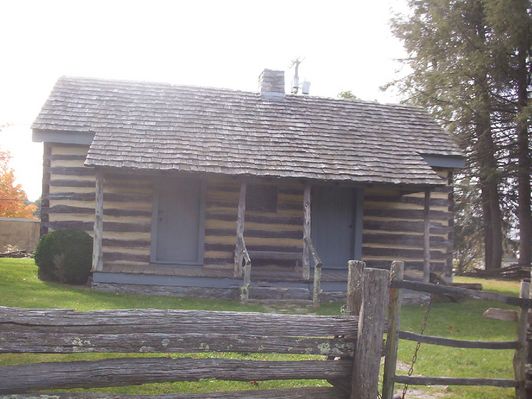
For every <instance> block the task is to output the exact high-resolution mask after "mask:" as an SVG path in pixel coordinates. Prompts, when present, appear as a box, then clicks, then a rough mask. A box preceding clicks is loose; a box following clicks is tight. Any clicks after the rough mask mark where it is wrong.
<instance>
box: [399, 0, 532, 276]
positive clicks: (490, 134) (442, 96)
mask: <svg viewBox="0 0 532 399" xmlns="http://www.w3.org/2000/svg"><path fill="white" fill-rule="evenodd" d="M525 1H526V0H511V2H512V3H515V4H514V5H519V6H520V8H519V10H520V11H519V13H520V14H519V16H520V17H519V18H517V19H516V18H515V15H514V14H515V12H513V11H508V10H506V11H505V13H502V14H501V12H500V11H501V10H502V9H510V8H512V7H511V6H510V5H509V4H508V1H501V0H421V1H418V0H411V1H410V2H409V4H410V8H411V14H410V15H408V16H403V17H397V18H395V19H394V20H393V21H392V29H393V31H394V34H395V36H397V37H398V38H400V39H401V40H402V41H403V43H404V45H405V48H406V50H407V52H408V54H409V57H408V58H407V59H406V60H404V62H405V63H406V64H407V65H408V66H409V67H410V68H411V71H412V72H411V74H410V75H408V76H406V77H405V78H404V79H401V80H398V81H396V82H392V84H393V85H395V86H396V87H398V88H399V89H400V90H401V92H402V93H403V94H404V95H405V96H406V101H407V102H410V103H414V104H417V105H420V106H423V107H425V108H426V109H428V110H429V111H430V112H431V113H432V114H433V115H434V116H435V117H436V119H437V120H438V121H440V122H441V123H442V124H443V125H444V126H445V127H447V128H448V129H449V130H450V131H451V132H452V133H454V134H455V136H456V138H457V139H458V143H459V144H460V146H461V147H462V149H463V150H464V152H465V154H466V157H467V161H466V163H467V167H466V169H465V170H464V171H463V173H462V174H461V175H460V174H459V175H458V177H457V178H458V181H459V182H460V181H467V182H468V183H469V190H472V191H478V192H479V193H480V196H476V195H470V194H468V193H467V190H468V188H467V187H466V188H465V189H463V190H461V192H462V194H463V195H462V197H461V198H460V194H459V196H458V198H457V202H459V201H460V200H466V199H471V198H473V199H476V200H477V201H478V203H473V204H472V205H473V206H475V207H477V209H478V210H479V212H480V213H479V214H480V216H481V220H482V223H480V224H479V223H475V224H474V225H473V226H476V227H475V228H476V229H479V230H480V231H481V233H482V236H483V247H484V263H485V267H486V269H495V268H498V267H500V266H501V259H502V249H503V241H504V235H503V233H504V232H506V231H507V230H508V229H509V228H510V227H512V226H509V225H508V223H505V222H504V220H503V212H510V213H512V212H515V209H517V208H519V212H518V213H519V219H520V224H521V225H522V226H525V225H527V226H530V224H529V223H527V222H526V218H527V216H528V217H530V206H529V205H528V207H527V205H526V203H525V202H526V199H525V198H529V197H530V195H528V196H527V195H526V193H524V194H521V193H520V195H519V198H520V199H519V206H518V207H514V206H513V204H512V201H511V200H510V199H509V198H510V195H511V194H512V192H513V191H515V190H512V188H511V185H512V184H514V183H515V180H516V178H517V175H516V174H515V173H514V172H513V170H512V163H513V162H512V159H511V157H512V156H513V155H514V153H513V151H512V148H513V146H514V143H515V138H516V135H515V132H516V131H517V130H519V126H521V132H522V134H521V136H524V134H523V132H524V129H523V126H524V125H526V123H521V124H519V123H518V122H517V121H518V120H523V119H522V117H521V119H518V118H517V119H516V117H515V116H516V114H518V113H519V114H521V115H522V112H519V111H517V110H518V109H519V108H520V107H519V106H517V105H516V104H517V103H518V101H516V100H515V95H514V93H515V92H516V88H515V87H516V86H515V84H516V82H517V81H518V80H519V79H516V78H512V76H514V75H516V74H517V75H519V73H521V75H519V76H521V81H522V76H523V75H522V74H523V69H522V65H523V62H522V56H521V55H520V54H522V51H521V50H519V49H520V48H521V49H523V48H524V44H523V43H524V39H523V37H524V36H523V32H529V26H528V24H529V21H530V18H529V15H528V14H527V10H526V6H525V5H524V4H525ZM523 10H524V11H523ZM517 25H519V27H517ZM509 26H512V29H513V30H515V31H516V32H519V34H515V35H512V34H510V33H509ZM527 26H528V27H527ZM512 37H515V38H514V39H511V38H512ZM527 37H528V36H527ZM517 38H519V39H517ZM519 46H521V47H519ZM527 48H528V47H527ZM519 57H521V58H519ZM519 65H520V66H521V67H519ZM514 66H517V67H514ZM517 71H519V72H517ZM521 102H522V104H521V109H522V108H523V105H524V103H523V101H521ZM512 113H513V116H510V114H512ZM526 136H527V135H526ZM522 141H524V140H522ZM524 146H525V144H521V147H524ZM527 146H528V144H527ZM523 152H526V153H527V154H526V159H525V155H523ZM521 156H522V157H523V162H521V163H522V164H523V166H520V169H519V170H520V171H521V172H520V175H519V176H521V177H520V178H521V180H522V181H523V183H522V184H521V185H520V187H521V186H523V190H525V188H524V187H525V186H526V185H527V184H526V183H525V181H524V180H525V179H527V180H528V187H530V172H529V170H528V171H527V172H525V169H527V168H528V166H526V165H529V159H530V157H529V154H528V151H521ZM527 162H528V163H527ZM521 163H520V165H521ZM525 174H527V175H528V176H527V178H525ZM525 213H527V215H525ZM523 220H524V221H523ZM462 222H463V221H461V220H460V219H457V221H456V224H457V225H458V227H460V224H461V223H462ZM463 227H464V231H470V228H469V227H471V226H469V227H468V226H463ZM465 227H468V228H465ZM522 230H523V229H522ZM523 231H524V233H525V236H526V234H527V233H526V227H525V229H524V230H523ZM522 237H523V234H522ZM525 239H526V238H525ZM529 245H530V244H529ZM525 252H526V251H525Z"/></svg>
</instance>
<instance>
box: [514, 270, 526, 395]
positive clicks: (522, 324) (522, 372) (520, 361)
mask: <svg viewBox="0 0 532 399" xmlns="http://www.w3.org/2000/svg"><path fill="white" fill-rule="evenodd" d="M529 296H530V283H529V282H527V281H521V290H520V292H519V297H520V298H525V299H528V298H529ZM527 330H528V307H526V306H523V307H521V310H520V312H519V316H518V319H517V341H518V342H519V345H518V347H517V350H516V351H515V354H514V361H513V365H514V374H515V380H516V381H517V383H518V385H517V387H516V388H515V397H516V399H526V397H527V396H526V363H527V358H528V337H527Z"/></svg>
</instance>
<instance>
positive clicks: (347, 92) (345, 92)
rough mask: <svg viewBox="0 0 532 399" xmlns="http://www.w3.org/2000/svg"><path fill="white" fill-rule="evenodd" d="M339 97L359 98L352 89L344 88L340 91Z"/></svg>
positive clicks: (346, 98)
mask: <svg viewBox="0 0 532 399" xmlns="http://www.w3.org/2000/svg"><path fill="white" fill-rule="evenodd" d="M338 98H341V99H344V100H358V97H357V96H355V95H354V94H353V92H352V91H351V90H342V91H341V92H340V93H338Z"/></svg>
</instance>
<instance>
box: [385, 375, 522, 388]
mask: <svg viewBox="0 0 532 399" xmlns="http://www.w3.org/2000/svg"><path fill="white" fill-rule="evenodd" d="M395 382H398V383H400V384H409V385H467V386H493V387H501V388H513V387H515V386H516V385H517V383H516V382H515V381H514V380H508V379H503V378H455V377H408V376H406V375H396V376H395Z"/></svg>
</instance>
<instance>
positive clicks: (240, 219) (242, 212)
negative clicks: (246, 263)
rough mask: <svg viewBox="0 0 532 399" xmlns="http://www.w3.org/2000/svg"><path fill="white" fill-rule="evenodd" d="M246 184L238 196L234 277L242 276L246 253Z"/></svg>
mask: <svg viewBox="0 0 532 399" xmlns="http://www.w3.org/2000/svg"><path fill="white" fill-rule="evenodd" d="M246 191H247V184H246V182H241V183H240V193H239V196H238V208H237V216H236V243H235V267H234V276H235V277H239V276H242V271H243V270H242V260H243V256H244V254H243V252H244V247H245V244H244V223H245V217H246Z"/></svg>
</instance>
